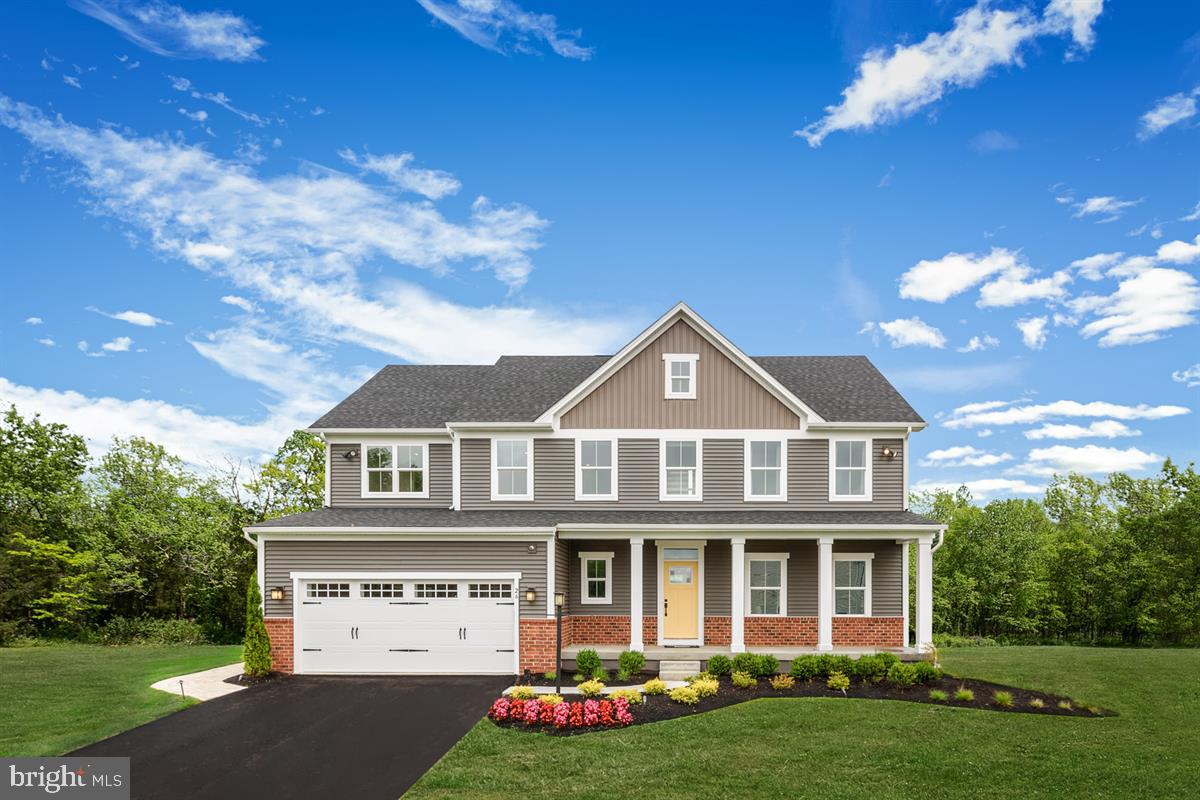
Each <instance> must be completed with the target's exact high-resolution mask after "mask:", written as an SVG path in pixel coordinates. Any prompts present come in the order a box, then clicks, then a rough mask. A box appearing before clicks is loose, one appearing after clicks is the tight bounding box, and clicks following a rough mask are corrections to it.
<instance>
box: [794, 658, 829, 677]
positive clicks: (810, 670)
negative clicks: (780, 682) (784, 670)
mask: <svg viewBox="0 0 1200 800" xmlns="http://www.w3.org/2000/svg"><path fill="white" fill-rule="evenodd" d="M788 674H789V675H791V676H792V677H793V678H795V679H796V680H798V681H811V680H812V679H813V678H816V677H819V676H820V674H821V661H820V659H818V658H817V657H816V656H800V657H799V658H793V659H792V668H791V669H790V670H788Z"/></svg>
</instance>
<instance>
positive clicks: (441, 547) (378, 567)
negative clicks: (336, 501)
mask: <svg viewBox="0 0 1200 800" xmlns="http://www.w3.org/2000/svg"><path fill="white" fill-rule="evenodd" d="M529 545H530V543H529V542H446V541H425V542H406V541H383V542H370V541H345V542H337V541H301V540H292V541H270V540H268V541H266V542H263V560H264V565H263V574H264V576H265V577H266V580H265V585H266V587H267V589H268V598H267V601H266V616H268V617H290V616H292V579H291V577H290V573H291V572H302V571H309V572H315V571H336V572H341V571H345V574H346V576H347V577H349V578H353V577H354V576H355V573H361V572H370V571H391V570H396V571H420V570H431V571H433V570H438V571H457V572H520V573H521V585H520V587H519V588H520V590H521V592H522V595H521V597H520V598H519V599H518V602H519V603H520V604H521V616H523V617H543V618H544V617H545V616H546V546H547V545H546V543H545V542H537V543H535V544H534V545H533V547H534V552H532V553H530V552H529ZM272 586H283V587H285V588H286V590H287V594H286V597H285V599H284V600H280V601H275V600H271V599H270V597H269V590H270V588H271V587H272ZM528 588H533V589H535V590H537V593H538V597H537V600H536V601H535V602H533V603H528V602H526V601H525V599H524V595H523V593H524V590H525V589H528Z"/></svg>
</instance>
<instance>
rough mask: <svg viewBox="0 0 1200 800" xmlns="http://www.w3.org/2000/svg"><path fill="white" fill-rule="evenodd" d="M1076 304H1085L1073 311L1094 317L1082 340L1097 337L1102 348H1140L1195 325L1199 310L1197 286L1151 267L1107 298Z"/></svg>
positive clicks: (1180, 274)
mask: <svg viewBox="0 0 1200 800" xmlns="http://www.w3.org/2000/svg"><path fill="white" fill-rule="evenodd" d="M1164 246H1165V245H1164ZM1079 300H1080V301H1084V302H1082V303H1080V302H1076V303H1075V304H1074V306H1073V307H1076V308H1082V309H1085V310H1086V311H1088V312H1090V313H1091V314H1093V315H1094V316H1095V317H1096V319H1094V320H1092V321H1091V322H1089V323H1087V324H1086V325H1084V326H1083V327H1082V328H1081V329H1080V333H1081V334H1082V335H1083V336H1084V337H1087V338H1091V337H1093V336H1100V340H1099V341H1100V346H1101V347H1115V346H1117V345H1127V344H1141V343H1143V342H1152V341H1154V340H1156V339H1161V338H1162V337H1163V336H1164V335H1165V334H1166V332H1167V331H1170V330H1173V329H1175V328H1181V327H1184V326H1187V325H1192V324H1194V323H1195V322H1196V316H1195V312H1196V311H1197V310H1200V286H1197V283H1196V279H1195V278H1194V277H1192V276H1191V275H1190V274H1188V273H1186V272H1183V271H1181V270H1177V269H1165V268H1162V267H1154V268H1150V269H1145V270H1143V271H1141V272H1138V273H1137V274H1136V275H1134V276H1133V277H1131V278H1126V279H1124V280H1122V281H1121V282H1120V284H1119V285H1118V286H1117V290H1116V291H1115V292H1114V293H1113V294H1111V295H1109V296H1107V297H1101V298H1096V297H1086V298H1079Z"/></svg>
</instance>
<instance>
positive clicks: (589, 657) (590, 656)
mask: <svg viewBox="0 0 1200 800" xmlns="http://www.w3.org/2000/svg"><path fill="white" fill-rule="evenodd" d="M603 668H604V664H602V663H601V662H600V654H599V653H597V652H596V651H595V650H592V649H590V648H584V649H583V650H580V651H579V653H578V654H577V655H576V656H575V669H576V671H578V672H581V673H583V674H584V675H591V674H592V673H593V672H595V671H596V670H598V669H603Z"/></svg>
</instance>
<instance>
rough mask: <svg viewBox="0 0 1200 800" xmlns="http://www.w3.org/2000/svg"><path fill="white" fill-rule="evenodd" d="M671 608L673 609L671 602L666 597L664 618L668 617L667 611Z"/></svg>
mask: <svg viewBox="0 0 1200 800" xmlns="http://www.w3.org/2000/svg"><path fill="white" fill-rule="evenodd" d="M670 608H671V601H670V600H668V599H667V598H665V597H664V598H663V616H664V617H665V616H666V615H667V611H668V610H669V609H670Z"/></svg>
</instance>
